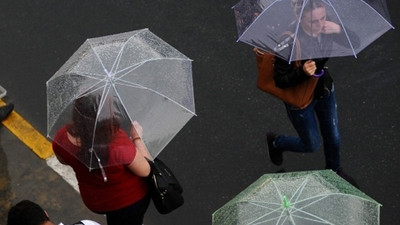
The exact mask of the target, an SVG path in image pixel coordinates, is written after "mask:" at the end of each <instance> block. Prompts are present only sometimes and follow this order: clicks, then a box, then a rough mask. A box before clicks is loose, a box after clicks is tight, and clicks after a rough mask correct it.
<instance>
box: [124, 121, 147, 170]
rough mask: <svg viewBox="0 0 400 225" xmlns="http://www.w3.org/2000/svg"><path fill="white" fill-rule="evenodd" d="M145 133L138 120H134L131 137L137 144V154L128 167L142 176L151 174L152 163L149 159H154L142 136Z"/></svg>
mask: <svg viewBox="0 0 400 225" xmlns="http://www.w3.org/2000/svg"><path fill="white" fill-rule="evenodd" d="M142 134H143V128H142V126H140V124H139V123H138V122H136V121H135V122H133V124H132V125H131V137H132V141H133V143H134V144H135V146H136V156H135V158H134V159H133V161H132V163H130V164H129V165H128V168H129V169H130V170H131V171H132V172H133V173H134V174H136V175H138V176H140V177H147V176H149V174H150V164H149V162H148V161H147V159H152V157H151V156H150V153H149V151H148V150H147V148H146V145H145V144H144V143H143V140H142V138H141V136H142ZM146 158H147V159H146Z"/></svg>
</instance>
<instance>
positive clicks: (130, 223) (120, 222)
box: [105, 194, 151, 225]
mask: <svg viewBox="0 0 400 225" xmlns="http://www.w3.org/2000/svg"><path fill="white" fill-rule="evenodd" d="M150 199H151V197H150V195H149V194H148V195H147V196H146V197H144V198H143V199H141V200H140V201H138V202H136V203H134V204H132V205H130V206H128V207H125V208H122V209H119V210H115V211H111V212H107V213H105V214H106V216H107V225H142V224H143V218H144V215H145V213H146V211H147V208H148V207H149V204H150Z"/></svg>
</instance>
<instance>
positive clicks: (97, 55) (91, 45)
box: [88, 40, 110, 76]
mask: <svg viewBox="0 0 400 225" xmlns="http://www.w3.org/2000/svg"><path fill="white" fill-rule="evenodd" d="M88 42H89V45H90V47H91V48H92V50H93V52H94V54H95V55H96V58H97V59H98V60H99V62H100V64H101V67H103V70H104V72H105V73H106V75H107V76H110V72H109V71H107V69H106V67H105V66H104V63H103V61H102V60H101V59H100V56H99V54H98V53H97V52H96V50H95V49H94V46H93V44H92V43H91V41H90V40H88Z"/></svg>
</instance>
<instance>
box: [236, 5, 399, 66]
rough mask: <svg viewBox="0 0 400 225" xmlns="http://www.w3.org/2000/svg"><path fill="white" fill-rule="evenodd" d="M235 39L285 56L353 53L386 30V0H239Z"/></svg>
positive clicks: (306, 57) (313, 56)
mask: <svg viewBox="0 0 400 225" xmlns="http://www.w3.org/2000/svg"><path fill="white" fill-rule="evenodd" d="M233 10H234V14H235V17H236V26H237V31H238V37H239V38H238V41H242V42H244V43H247V44H249V45H251V46H254V47H257V48H259V49H262V50H264V51H268V52H271V53H274V54H276V55H277V56H279V57H281V58H283V59H285V60H287V61H289V62H290V61H294V60H301V59H311V58H324V57H338V56H349V55H353V56H355V57H356V56H357V54H358V53H359V52H360V51H362V50H363V49H365V48H366V47H367V46H368V45H369V44H371V43H372V42H373V41H375V40H376V39H377V38H379V37H380V36H381V35H383V34H384V33H385V32H387V31H388V30H390V29H392V28H394V27H393V26H392V25H391V24H390V19H389V14H388V11H387V7H386V3H385V0H366V1H365V0H242V1H240V2H239V3H237V4H236V5H235V6H234V7H233Z"/></svg>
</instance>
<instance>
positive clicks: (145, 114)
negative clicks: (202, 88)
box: [47, 29, 195, 168]
mask: <svg viewBox="0 0 400 225" xmlns="http://www.w3.org/2000/svg"><path fill="white" fill-rule="evenodd" d="M191 63H192V60H191V59H189V58H188V57H186V56H185V55H183V54H182V53H180V52H179V51H178V50H176V49H175V48H173V47H172V46H170V45H169V44H167V43H166V42H164V41H163V40H161V39H160V38H159V37H157V36H156V35H155V34H153V33H152V32H150V31H149V30H148V29H142V30H136V31H131V32H127V33H121V34H115V35H109V36H104V37H98V38H92V39H87V40H86V41H85V42H84V43H83V44H82V46H81V47H80V48H79V49H78V50H77V51H76V52H75V53H74V54H73V55H72V56H71V57H70V59H69V60H68V61H67V62H66V63H65V64H64V65H63V66H62V67H61V68H60V69H59V70H58V71H57V72H56V73H55V74H54V76H52V77H51V78H50V79H49V80H48V81H47V122H48V124H47V135H48V137H49V138H51V139H54V136H55V135H56V133H57V131H58V130H59V129H60V128H61V127H63V126H64V125H66V124H69V123H71V122H72V111H73V108H74V102H75V100H76V99H80V98H82V97H85V96H86V97H87V96H90V97H92V98H94V99H95V101H97V105H98V109H96V111H97V115H96V120H97V121H104V120H107V119H113V120H117V121H118V123H119V125H120V128H121V129H122V130H124V131H125V133H126V134H127V135H129V134H130V126H131V123H132V122H133V121H137V122H138V123H139V124H140V125H141V126H142V127H143V135H142V139H143V141H144V143H145V145H146V147H147V149H148V150H149V152H150V154H151V156H152V157H153V158H155V157H156V156H157V155H158V154H159V153H160V152H161V151H162V150H163V148H164V147H165V146H166V145H167V144H168V143H169V142H170V141H171V139H172V138H173V137H174V136H175V135H176V134H177V133H178V132H179V130H181V128H183V126H184V125H185V124H186V123H187V122H188V121H189V120H190V118H191V117H192V116H193V115H195V104H194V96H193V82H192V66H191V65H192V64H191ZM80 113H82V114H84V113H85V112H80ZM97 121H96V123H95V124H94V126H93V127H91V128H89V130H90V132H93V133H94V134H96V131H95V129H97V128H98V127H100V125H99V123H97ZM97 140H98V138H97V139H96V137H94V138H93V143H92V148H93V149H94V152H93V154H94V155H93V157H97V155H99V154H96V146H97V145H98V143H97ZM100 160H101V159H100ZM102 163H103V165H97V164H93V163H90V165H87V166H88V167H89V168H98V167H106V166H110V164H109V163H108V162H104V161H102Z"/></svg>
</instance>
